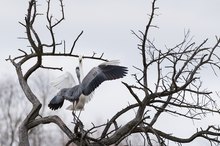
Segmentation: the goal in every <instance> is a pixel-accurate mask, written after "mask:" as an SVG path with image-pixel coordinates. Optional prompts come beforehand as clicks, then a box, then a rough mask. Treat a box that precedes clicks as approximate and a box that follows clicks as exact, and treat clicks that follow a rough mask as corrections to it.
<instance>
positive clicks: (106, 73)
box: [82, 64, 128, 95]
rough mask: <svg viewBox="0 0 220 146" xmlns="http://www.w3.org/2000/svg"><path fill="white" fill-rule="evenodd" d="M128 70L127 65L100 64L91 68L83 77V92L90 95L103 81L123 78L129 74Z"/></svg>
mask: <svg viewBox="0 0 220 146" xmlns="http://www.w3.org/2000/svg"><path fill="white" fill-rule="evenodd" d="M127 71H128V70H127V67H124V66H118V65H106V64H100V65H99V66H98V67H94V68H93V69H92V70H90V72H89V73H88V74H87V75H86V76H85V78H84V79H83V81H82V93H83V94H84V95H89V94H90V93H91V92H92V91H94V90H95V88H97V87H98V86H99V85H100V84H101V83H102V82H104V81H106V80H114V79H118V78H122V77H123V76H125V75H126V74H127Z"/></svg>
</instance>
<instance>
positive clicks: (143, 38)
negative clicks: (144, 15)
mask: <svg viewBox="0 0 220 146" xmlns="http://www.w3.org/2000/svg"><path fill="white" fill-rule="evenodd" d="M59 2H60V7H61V18H60V19H58V20H56V21H54V18H53V17H52V15H50V3H51V1H50V0H49V1H48V3H47V4H48V7H47V13H46V19H47V22H48V25H47V28H48V31H49V32H50V36H51V40H52V42H51V43H43V42H42V40H41V38H40V36H39V34H38V32H37V31H36V30H35V27H34V24H35V23H36V21H37V16H38V15H39V13H38V11H37V1H36V0H30V2H29V7H28V10H27V15H26V17H25V22H24V23H22V22H20V24H21V25H22V26H23V27H24V28H25V29H26V35H27V40H28V42H29V44H30V46H31V51H30V52H27V51H24V50H21V49H20V50H19V51H21V52H22V53H23V55H21V56H17V57H15V58H11V57H9V58H8V60H10V61H11V63H12V64H13V65H14V66H15V69H16V71H17V75H18V79H19V83H20V85H21V88H22V89H23V91H24V93H25V95H26V97H27V99H28V100H29V101H30V102H31V103H32V105H33V107H32V109H31V111H30V112H29V114H28V115H27V117H26V118H25V119H24V120H23V122H22V124H21V125H20V128H19V144H20V146H29V140H28V131H29V130H30V129H32V128H34V127H36V126H38V125H40V124H50V123H55V124H57V125H58V126H59V127H60V129H61V130H62V131H63V132H64V133H65V134H66V135H67V136H68V137H69V139H70V140H69V142H67V144H66V145H69V144H71V143H72V142H73V143H75V144H77V145H111V144H116V145H117V144H119V143H120V142H121V141H122V140H124V139H125V138H126V137H128V136H129V135H132V134H134V133H140V134H142V136H143V139H144V144H146V145H150V146H151V145H154V144H155V141H156V143H157V144H158V145H161V146H164V145H166V140H169V141H173V142H177V143H180V144H182V143H190V142H191V141H193V140H194V139H195V138H197V137H202V138H204V139H207V140H209V141H210V143H211V144H212V143H220V140H219V139H218V137H219V136H220V129H219V127H215V126H213V125H210V126H209V127H208V128H207V129H199V130H197V132H196V133H194V134H192V135H191V136H189V137H188V138H181V137H177V136H175V135H171V134H169V133H165V132H163V131H161V130H160V129H156V128H155V127H154V125H155V123H156V122H157V121H158V119H159V118H160V116H161V114H162V113H171V114H174V115H176V116H179V117H185V118H187V119H193V120H201V119H202V115H205V114H208V113H212V114H220V112H219V111H220V110H219V108H218V106H217V104H218V103H217V102H216V101H215V99H214V96H213V94H212V92H211V91H208V90H205V89H204V88H202V87H203V86H201V84H202V81H201V79H200V76H199V75H200V73H201V70H202V69H203V68H204V67H207V68H210V69H211V70H212V71H213V72H216V71H218V70H219V68H220V66H219V57H218V55H217V54H216V53H215V52H216V49H218V48H219V43H220V39H219V38H218V37H216V43H215V44H214V45H213V46H211V47H208V46H207V45H206V43H207V41H208V39H206V40H204V41H203V42H202V43H200V44H198V45H196V43H195V42H193V41H192V39H190V38H189V33H186V34H185V35H184V39H183V41H182V42H181V43H179V44H177V45H176V46H175V47H173V48H165V49H158V48H157V47H156V45H155V44H154V43H153V41H151V40H150V39H149V30H150V29H151V28H154V27H156V26H155V25H153V18H154V16H155V11H157V9H158V8H157V7H156V5H155V3H156V0H153V2H152V7H151V8H152V10H151V13H150V15H149V16H150V17H149V21H148V23H147V24H146V27H145V30H144V31H139V32H138V33H136V32H134V31H132V32H133V34H134V35H135V36H136V37H137V38H138V40H139V41H140V44H138V50H140V52H141V63H142V68H138V67H135V68H136V69H137V71H139V72H140V74H141V75H140V74H139V75H136V74H134V78H135V79H136V81H137V83H134V84H133V85H129V84H127V83H125V82H123V84H124V85H125V87H127V89H128V92H130V94H131V96H132V97H133V98H135V100H136V103H133V104H130V105H129V106H127V107H125V108H124V109H122V110H121V111H119V112H118V113H116V114H115V115H114V116H113V117H112V118H111V119H110V120H108V121H107V122H106V123H104V124H103V125H99V126H97V125H93V127H92V128H91V129H89V130H85V129H84V128H83V123H82V122H81V121H80V122H78V123H76V124H75V129H74V131H73V132H72V131H71V130H70V129H69V128H68V127H67V126H66V125H65V123H64V122H63V121H62V119H60V118H59V117H58V116H55V115H54V116H46V117H39V118H37V117H38V115H39V110H40V109H41V103H40V101H39V100H38V97H36V96H35V95H34V94H33V92H32V91H31V89H30V87H29V85H28V83H27V81H28V79H29V77H30V76H31V74H32V73H33V72H35V71H36V70H37V69H38V68H47V69H58V70H62V67H61V68H56V67H53V66H52V67H48V66H44V65H43V64H42V58H43V57H44V56H53V57H58V56H69V57H78V55H77V54H74V51H73V50H74V47H75V44H76V42H77V41H78V39H79V38H80V36H81V35H82V33H83V31H82V32H81V33H80V34H79V35H78V37H77V38H76V39H75V41H74V42H73V45H72V47H71V48H70V49H69V51H66V47H65V45H63V44H65V43H57V41H56V39H55V35H54V28H55V27H56V26H58V25H59V24H61V22H62V21H63V20H64V7H63V1H62V0H60V1H59ZM62 45H63V50H64V51H63V53H60V52H59V53H58V52H57V51H56V48H57V47H58V46H59V47H61V46H62ZM48 50H50V51H48ZM83 57H84V58H87V59H98V60H103V61H106V59H103V57H102V55H101V56H100V57H96V56H95V55H91V56H86V55H84V56H83ZM31 58H36V59H37V61H36V63H35V64H33V65H32V66H30V68H29V69H28V70H27V71H26V72H22V65H23V64H24V63H25V62H27V61H28V60H30V59H31ZM152 68H153V69H155V73H154V74H150V73H149V71H150V70H152ZM149 79H154V81H151V80H149ZM140 92H141V93H142V94H141V95H139V94H138V93H140ZM192 101H193V102H192ZM132 109H134V110H135V111H136V114H135V116H134V117H133V118H131V120H130V121H128V122H127V123H126V124H124V125H122V126H118V123H117V120H118V118H119V117H121V116H122V115H124V114H125V113H127V112H128V111H130V110H132ZM180 109H182V110H180ZM152 113H153V114H152ZM100 127H102V128H103V127H104V128H103V130H102V132H101V135H100V136H99V137H98V138H93V137H92V136H90V134H89V133H92V132H95V131H96V130H97V129H99V128H100Z"/></svg>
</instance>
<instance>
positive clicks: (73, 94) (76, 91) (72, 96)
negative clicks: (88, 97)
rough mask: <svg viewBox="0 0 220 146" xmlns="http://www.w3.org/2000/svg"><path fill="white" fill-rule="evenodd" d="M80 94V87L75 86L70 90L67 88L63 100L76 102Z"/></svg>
mask: <svg viewBox="0 0 220 146" xmlns="http://www.w3.org/2000/svg"><path fill="white" fill-rule="evenodd" d="M81 94H82V90H81V85H76V86H74V87H72V88H69V89H68V90H67V91H66V92H65V94H64V98H65V99H67V100H69V101H71V102H73V101H76V100H78V99H79V97H80V95H81Z"/></svg>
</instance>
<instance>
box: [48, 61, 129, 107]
mask: <svg viewBox="0 0 220 146" xmlns="http://www.w3.org/2000/svg"><path fill="white" fill-rule="evenodd" d="M118 64H119V61H116V60H114V61H108V62H104V63H102V64H100V65H98V66H97V67H94V68H92V69H91V70H90V71H89V73H88V74H87V75H86V76H85V77H84V78H83V80H82V81H81V80H80V70H79V68H76V73H77V77H78V79H79V84H78V85H75V86H74V87H72V88H63V89H61V90H60V91H59V92H58V93H57V95H56V96H55V97H54V98H53V99H52V100H51V101H50V103H49V105H48V106H49V108H50V109H52V110H57V109H58V108H61V107H62V105H63V103H64V100H65V99H66V100H69V101H70V102H73V110H82V109H83V108H84V105H85V103H86V101H88V98H89V95H90V94H91V93H92V92H93V91H94V90H95V89H96V88H97V87H98V86H99V85H100V84H101V83H103V82H104V81H107V80H114V79H119V78H122V77H124V76H125V75H126V74H127V71H128V70H127V67H124V66H119V65H118Z"/></svg>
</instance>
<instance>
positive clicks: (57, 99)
mask: <svg viewBox="0 0 220 146" xmlns="http://www.w3.org/2000/svg"><path fill="white" fill-rule="evenodd" d="M67 90H68V89H66V88H64V89H62V90H60V91H59V92H58V93H57V95H56V96H54V98H53V99H52V100H51V101H50V103H49V104H48V107H49V108H50V109H52V110H57V109H58V108H61V107H62V106H63V102H64V96H63V95H64V94H65V92H66V91H67Z"/></svg>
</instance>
